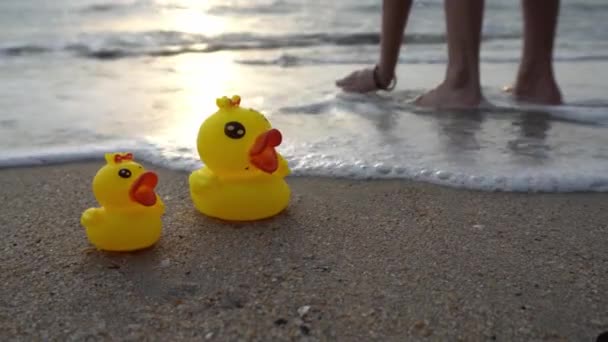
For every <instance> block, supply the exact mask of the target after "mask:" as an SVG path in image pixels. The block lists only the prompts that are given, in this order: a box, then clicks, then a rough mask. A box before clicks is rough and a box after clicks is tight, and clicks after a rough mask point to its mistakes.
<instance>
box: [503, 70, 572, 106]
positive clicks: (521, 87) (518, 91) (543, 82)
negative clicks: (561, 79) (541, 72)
mask: <svg viewBox="0 0 608 342" xmlns="http://www.w3.org/2000/svg"><path fill="white" fill-rule="evenodd" d="M513 97H514V98H515V99H516V100H517V101H521V102H529V103H536V104H544V105H560V104H562V94H561V92H560V90H559V87H558V86H557V83H556V82H555V80H554V79H553V77H546V76H545V77H542V76H541V77H537V78H526V77H520V78H518V80H517V82H516V83H515V86H514V87H513Z"/></svg>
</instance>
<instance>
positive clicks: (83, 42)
mask: <svg viewBox="0 0 608 342" xmlns="http://www.w3.org/2000/svg"><path fill="white" fill-rule="evenodd" d="M517 37H518V35H517V34H508V33H505V34H494V35H490V36H488V37H486V38H485V39H486V40H492V39H494V40H497V39H502V40H504V39H516V38H517ZM404 42H405V44H408V45H412V44H420V45H425V44H426V45H433V44H441V43H443V42H445V36H444V35H440V34H409V35H406V36H405V37H404ZM379 43H380V35H379V34H378V33H375V32H360V33H310V34H287V35H260V34H253V33H229V34H223V35H219V36H213V37H208V36H205V35H200V34H192V33H186V32H179V31H146V32H139V33H126V32H125V33H106V34H97V35H88V36H84V37H82V38H80V39H79V40H78V41H76V42H70V43H67V44H64V45H61V44H55V45H49V46H44V45H33V44H28V43H25V44H20V45H19V44H17V45H13V46H7V47H3V48H0V54H2V55H5V56H12V57H15V56H22V55H36V54H40V53H45V52H61V51H63V52H70V53H75V54H77V55H78V56H81V57H87V58H94V59H102V60H104V59H116V58H125V57H138V56H172V55H176V54H183V53H210V52H216V51H226V50H253V49H255V50H273V49H284V48H302V47H317V46H328V45H329V46H363V45H378V44H379ZM55 46H59V47H58V48H57V47H55Z"/></svg>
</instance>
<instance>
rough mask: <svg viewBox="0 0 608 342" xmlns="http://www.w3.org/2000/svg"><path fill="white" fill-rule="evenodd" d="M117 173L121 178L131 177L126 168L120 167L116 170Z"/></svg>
mask: <svg viewBox="0 0 608 342" xmlns="http://www.w3.org/2000/svg"><path fill="white" fill-rule="evenodd" d="M118 175H119V176H120V177H122V178H129V177H131V171H129V170H127V169H120V171H118Z"/></svg>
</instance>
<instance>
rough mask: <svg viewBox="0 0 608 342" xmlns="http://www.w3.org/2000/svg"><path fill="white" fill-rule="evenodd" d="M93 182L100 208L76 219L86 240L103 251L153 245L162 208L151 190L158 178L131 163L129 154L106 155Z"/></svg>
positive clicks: (135, 248)
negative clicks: (83, 230)
mask: <svg viewBox="0 0 608 342" xmlns="http://www.w3.org/2000/svg"><path fill="white" fill-rule="evenodd" d="M105 159H106V162H107V164H106V165H104V166H103V167H102V168H101V169H100V170H99V171H98V172H97V175H95V178H94V179H93V193H94V194H95V198H96V199H97V202H99V204H100V205H101V208H89V209H87V210H86V211H85V212H84V213H83V214H82V217H81V219H80V222H81V224H82V225H83V226H84V227H85V228H86V234H87V237H88V239H89V241H90V242H91V243H92V244H93V245H95V247H97V249H101V250H106V251H121V252H126V251H134V250H138V249H143V248H147V247H150V246H152V245H154V244H155V243H156V242H157V241H158V240H159V239H160V235H161V229H162V222H161V216H162V215H163V214H164V211H165V206H164V204H163V202H162V200H161V199H160V197H159V196H158V195H157V194H156V192H155V191H154V188H155V187H156V185H157V183H158V176H157V175H156V174H155V173H154V172H151V171H146V170H144V168H143V166H141V165H140V164H138V163H136V162H135V161H134V160H133V154H131V153H108V154H106V155H105Z"/></svg>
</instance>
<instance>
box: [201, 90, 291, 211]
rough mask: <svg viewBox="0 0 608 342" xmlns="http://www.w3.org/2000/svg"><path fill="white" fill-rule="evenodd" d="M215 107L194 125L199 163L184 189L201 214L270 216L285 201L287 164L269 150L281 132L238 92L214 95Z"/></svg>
mask: <svg viewBox="0 0 608 342" xmlns="http://www.w3.org/2000/svg"><path fill="white" fill-rule="evenodd" d="M217 104H218V107H219V110H218V111H217V112H216V113H214V114H213V115H211V116H210V117H209V118H207V120H205V122H203V124H202V125H201V128H200V130H199V135H198V140H197V147H198V152H199V155H200V157H201V160H202V161H203V162H204V163H205V166H204V167H202V168H201V169H199V170H196V171H194V172H192V174H191V175H190V179H189V182H190V195H191V197H192V201H193V203H194V206H195V207H196V208H197V209H198V210H199V211H200V212H201V213H203V214H205V215H207V216H211V217H215V218H219V219H223V220H228V221H253V220H260V219H264V218H268V217H272V216H274V215H276V214H278V213H280V212H281V211H283V210H285V209H286V208H287V206H288V205H289V200H290V197H291V191H290V189H289V186H288V184H287V182H286V181H285V177H286V176H287V175H289V173H290V170H289V166H288V165H287V162H286V161H285V159H284V158H283V157H282V156H281V155H280V154H279V153H277V152H276V151H275V149H274V148H275V147H276V146H278V145H279V144H280V143H281V139H282V137H281V133H280V132H279V131H278V130H276V129H273V128H272V127H271V126H270V123H269V122H268V120H266V118H265V117H264V116H263V115H262V114H261V113H259V112H256V111H255V110H252V109H245V108H242V107H240V106H239V104H240V98H239V97H238V96H235V97H233V98H232V99H228V98H226V97H224V98H221V99H218V101H217Z"/></svg>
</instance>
